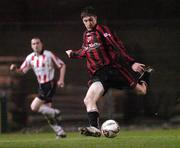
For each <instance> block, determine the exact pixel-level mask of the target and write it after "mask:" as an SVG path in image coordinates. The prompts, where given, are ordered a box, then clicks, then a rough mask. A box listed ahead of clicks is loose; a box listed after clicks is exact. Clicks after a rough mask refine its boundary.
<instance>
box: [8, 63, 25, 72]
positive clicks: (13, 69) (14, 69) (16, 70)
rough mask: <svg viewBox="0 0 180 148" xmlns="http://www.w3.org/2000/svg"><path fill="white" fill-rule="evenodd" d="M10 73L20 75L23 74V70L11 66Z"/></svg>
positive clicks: (14, 65)
mask: <svg viewBox="0 0 180 148" xmlns="http://www.w3.org/2000/svg"><path fill="white" fill-rule="evenodd" d="M10 71H12V72H15V73H18V74H23V72H22V70H21V69H20V68H18V67H17V65H16V64H11V66H10Z"/></svg>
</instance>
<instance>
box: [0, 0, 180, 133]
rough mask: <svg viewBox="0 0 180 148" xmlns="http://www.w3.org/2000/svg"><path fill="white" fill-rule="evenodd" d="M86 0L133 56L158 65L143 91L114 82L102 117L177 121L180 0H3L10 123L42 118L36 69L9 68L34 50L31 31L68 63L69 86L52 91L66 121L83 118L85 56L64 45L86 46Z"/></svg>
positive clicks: (2, 71) (0, 14) (1, 64)
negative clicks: (72, 54) (34, 106)
mask: <svg viewBox="0 0 180 148" xmlns="http://www.w3.org/2000/svg"><path fill="white" fill-rule="evenodd" d="M89 5H91V6H93V7H95V8H96V10H97V13H98V19H99V23H103V24H106V25H108V26H109V27H110V28H111V29H112V30H114V31H115V32H116V34H117V35H118V36H119V38H120V39H121V40H122V41H123V42H124V44H125V46H126V49H127V51H128V52H129V53H130V54H131V55H132V56H134V57H135V58H136V59H137V60H138V61H140V62H143V63H146V64H148V65H152V66H153V67H154V69H155V72H154V73H153V75H152V77H151V85H150V89H149V93H148V95H147V96H146V97H139V96H135V95H134V94H133V93H132V92H124V91H117V90H111V91H110V92H109V93H108V94H107V95H106V96H105V98H104V99H103V100H102V101H101V102H100V103H99V106H100V110H101V112H102V120H105V119H107V118H115V119H116V120H118V121H119V122H120V123H122V124H123V123H124V124H132V123H139V122H141V123H145V122H147V123H149V122H150V123H155V122H158V123H162V122H168V123H179V122H180V117H179V113H180V104H179V102H180V84H179V82H180V58H179V57H180V1H179V0H136V1H132V0H97V1H95V0H51V1H49V0H39V1H37V0H6V1H0V88H1V89H0V90H1V92H2V93H1V94H5V96H6V98H7V102H8V103H7V110H8V115H7V117H8V121H9V126H10V127H11V128H12V129H19V128H23V127H25V126H30V125H32V123H35V122H38V123H40V122H41V121H43V122H44V120H43V119H42V120H41V118H40V116H38V115H34V114H33V113H32V112H31V111H30V109H29V105H30V102H31V101H32V99H33V96H34V95H35V94H36V90H37V82H36V78H35V77H33V76H34V75H33V74H32V72H29V73H28V74H27V75H25V76H23V77H20V76H18V75H14V74H12V73H10V72H9V65H10V64H11V63H17V64H20V63H21V62H22V61H23V60H24V58H25V57H26V56H27V54H29V53H30V52H31V48H30V40H31V38H32V37H34V36H39V37H40V38H41V39H42V40H43V42H44V47H45V48H46V49H49V50H52V51H53V52H55V53H56V54H57V55H58V56H59V57H60V58H61V59H62V60H64V62H65V63H66V65H67V75H66V87H65V88H64V89H59V90H58V91H57V94H56V96H55V105H56V106H57V107H58V108H60V109H61V110H62V112H63V114H64V122H65V123H69V124H70V123H74V121H75V123H79V122H84V123H85V121H86V120H85V119H86V112H85V108H84V105H83V97H84V95H85V93H86V90H87V85H86V84H87V79H88V76H87V73H86V71H85V70H84V69H85V63H84V61H78V60H69V59H68V58H67V57H66V55H65V50H67V49H78V48H80V47H81V43H82V33H83V31H84V29H85V28H84V26H83V24H82V21H81V19H80V11H81V9H82V8H83V7H85V6H89ZM107 106H110V107H108V109H107ZM139 119H141V120H139ZM77 121H78V122H77ZM80 124H81V123H80Z"/></svg>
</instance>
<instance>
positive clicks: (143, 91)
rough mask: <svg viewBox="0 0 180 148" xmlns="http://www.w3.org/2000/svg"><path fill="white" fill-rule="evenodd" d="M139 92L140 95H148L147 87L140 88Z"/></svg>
mask: <svg viewBox="0 0 180 148" xmlns="http://www.w3.org/2000/svg"><path fill="white" fill-rule="evenodd" d="M137 94H138V95H146V94H147V91H146V89H140V90H138V91H137Z"/></svg>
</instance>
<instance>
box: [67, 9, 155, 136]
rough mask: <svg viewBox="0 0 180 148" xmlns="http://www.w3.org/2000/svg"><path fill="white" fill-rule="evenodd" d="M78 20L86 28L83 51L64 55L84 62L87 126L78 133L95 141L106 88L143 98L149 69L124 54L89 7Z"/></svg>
mask: <svg viewBox="0 0 180 148" xmlns="http://www.w3.org/2000/svg"><path fill="white" fill-rule="evenodd" d="M81 18H82V21H83V23H84V25H85V27H86V31H85V32H84V34H83V44H82V48H81V49H79V50H67V51H66V53H67V55H68V56H69V57H70V58H80V59H82V58H86V63H87V69H88V72H89V75H90V81H89V89H88V91H87V94H86V96H85V98H84V104H85V106H86V111H87V115H88V119H89V124H90V126H89V127H85V128H81V129H80V131H81V134H83V135H86V136H95V137H98V136H101V132H100V130H99V112H98V108H97V105H96V103H97V101H98V100H99V99H100V98H101V96H103V95H104V94H105V93H106V92H107V90H108V89H109V88H118V89H124V88H129V89H133V90H134V91H135V92H136V93H138V94H142V95H145V94H146V92H147V86H148V82H147V81H146V80H147V76H148V75H149V73H150V72H151V71H152V68H150V67H146V66H145V65H144V64H142V63H139V62H137V61H136V60H135V59H134V58H132V57H131V56H129V55H128V54H127V52H126V50H125V48H124V46H123V44H122V42H121V41H120V40H119V39H118V38H117V37H116V36H115V35H114V34H113V33H112V32H111V31H110V29H109V28H108V27H107V26H104V25H99V24H98V23H97V16H96V13H95V11H94V9H93V8H92V7H87V8H85V9H84V10H83V11H82V12H81ZM139 76H140V77H141V78H140V79H139Z"/></svg>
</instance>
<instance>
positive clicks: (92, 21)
mask: <svg viewBox="0 0 180 148" xmlns="http://www.w3.org/2000/svg"><path fill="white" fill-rule="evenodd" d="M82 20H83V23H84V25H85V27H86V29H87V30H88V31H91V30H92V29H93V28H94V27H95V26H96V24H97V17H96V16H86V17H83V19H82Z"/></svg>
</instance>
